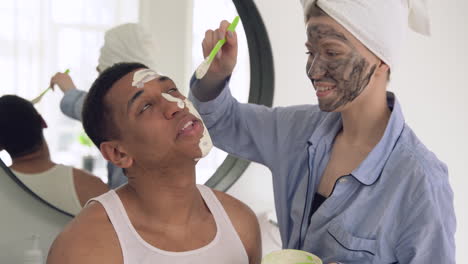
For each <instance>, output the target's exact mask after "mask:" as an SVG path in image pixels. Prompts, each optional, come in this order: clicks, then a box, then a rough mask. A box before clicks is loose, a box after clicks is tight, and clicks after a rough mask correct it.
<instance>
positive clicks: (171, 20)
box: [140, 0, 193, 91]
mask: <svg viewBox="0 0 468 264" xmlns="http://www.w3.org/2000/svg"><path fill="white" fill-rule="evenodd" d="M192 10H193V1H192V0H177V1H166V0H140V23H141V24H142V25H143V26H145V28H147V30H148V32H151V33H152V34H153V35H154V36H156V42H157V44H158V47H155V49H156V50H157V58H158V62H157V67H158V69H156V70H158V71H160V72H161V73H163V74H165V75H167V76H171V78H172V79H173V80H174V82H175V83H176V85H178V86H179V87H180V89H182V90H183V91H185V90H186V89H188V80H189V79H190V76H191V75H192V73H191V72H190V71H191V66H192V61H191V58H192V57H191V54H192V16H193V11H192ZM168 27H169V28H170V30H168V29H167V28H168Z"/></svg>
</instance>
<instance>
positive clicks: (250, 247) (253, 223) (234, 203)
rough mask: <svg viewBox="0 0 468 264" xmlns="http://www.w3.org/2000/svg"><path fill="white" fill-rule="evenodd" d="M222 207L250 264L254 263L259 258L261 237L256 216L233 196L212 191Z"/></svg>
mask: <svg viewBox="0 0 468 264" xmlns="http://www.w3.org/2000/svg"><path fill="white" fill-rule="evenodd" d="M213 192H214V194H215V195H216V197H217V198H218V200H219V201H220V203H221V204H222V206H223V207H224V210H225V211H226V213H227V215H228V217H229V218H230V220H231V223H232V225H233V226H234V228H235V230H236V231H237V234H238V236H239V238H240V240H241V241H242V244H243V245H244V248H245V250H246V252H247V255H248V256H249V260H250V263H254V262H255V263H256V262H259V261H260V258H261V235H260V226H259V223H258V219H257V216H256V215H255V213H254V212H253V211H252V209H250V208H249V207H248V206H247V205H246V204H244V203H243V202H241V201H239V200H238V199H236V198H234V197H233V196H231V195H229V194H227V193H224V192H220V191H216V190H213Z"/></svg>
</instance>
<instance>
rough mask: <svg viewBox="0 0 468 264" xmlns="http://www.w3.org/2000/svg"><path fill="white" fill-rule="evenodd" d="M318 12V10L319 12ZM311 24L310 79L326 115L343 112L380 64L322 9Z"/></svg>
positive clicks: (308, 37)
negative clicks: (327, 113)
mask: <svg viewBox="0 0 468 264" xmlns="http://www.w3.org/2000/svg"><path fill="white" fill-rule="evenodd" d="M317 9H318V8H317ZM320 12H322V15H320V16H317V15H316V16H312V17H311V18H310V19H309V20H308V22H307V42H306V47H307V50H308V52H307V53H308V55H309V57H308V60H307V66H306V71H307V76H308V77H309V79H310V80H311V81H312V84H313V86H314V88H315V90H316V94H317V97H318V101H319V107H320V109H321V110H322V111H326V112H333V111H341V110H343V107H344V106H345V105H347V104H348V103H349V102H352V101H353V100H354V99H355V98H356V97H358V96H359V95H360V94H361V92H362V91H363V90H364V89H365V88H366V87H367V85H368V84H369V82H370V81H371V78H372V76H373V74H374V72H375V70H376V68H377V65H378V63H379V60H378V59H377V57H375V55H373V54H372V53H371V52H370V51H368V50H367V48H365V47H364V46H363V45H362V44H361V43H360V42H359V41H358V40H357V39H356V38H355V37H354V36H352V35H351V34H350V33H349V32H348V31H347V30H346V29H344V28H343V27H342V26H341V25H339V24H338V23H337V22H336V21H334V20H333V19H332V18H330V17H329V16H328V15H326V14H324V13H323V11H321V10H320V9H318V10H316V12H315V14H318V13H320Z"/></svg>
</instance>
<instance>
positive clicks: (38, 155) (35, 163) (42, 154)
mask: <svg viewBox="0 0 468 264" xmlns="http://www.w3.org/2000/svg"><path fill="white" fill-rule="evenodd" d="M53 166H55V163H54V162H52V160H51V159H50V153H49V147H48V146H47V143H46V142H45V141H43V142H42V144H41V147H40V148H39V149H38V150H37V151H34V152H33V153H30V154H27V155H23V156H21V157H16V158H12V164H11V166H10V168H11V169H13V170H16V171H18V172H23V173H40V172H43V171H45V170H48V169H50V168H52V167H53Z"/></svg>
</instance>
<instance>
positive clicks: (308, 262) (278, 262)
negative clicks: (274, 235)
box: [262, 249, 322, 264]
mask: <svg viewBox="0 0 468 264" xmlns="http://www.w3.org/2000/svg"><path fill="white" fill-rule="evenodd" d="M262 264H322V260H320V258H318V257H317V256H315V255H314V254H311V253H309V252H306V251H302V250H295V249H284V250H279V251H275V252H272V253H270V254H268V255H266V256H265V257H264V258H263V259H262Z"/></svg>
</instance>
